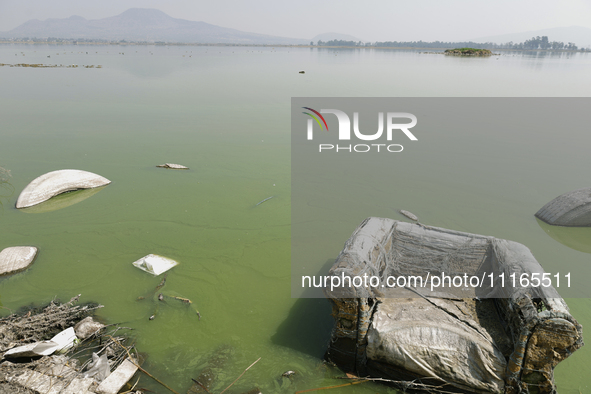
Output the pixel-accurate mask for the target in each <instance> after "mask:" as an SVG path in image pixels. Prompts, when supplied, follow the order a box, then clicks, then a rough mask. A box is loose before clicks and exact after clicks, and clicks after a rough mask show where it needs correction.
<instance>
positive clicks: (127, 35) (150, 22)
mask: <svg viewBox="0 0 591 394" xmlns="http://www.w3.org/2000/svg"><path fill="white" fill-rule="evenodd" d="M0 37H4V38H25V37H29V38H47V37H55V38H61V39H72V40H76V39H99V40H110V41H120V40H126V41H147V42H156V41H164V42H182V43H204V44H274V45H280V44H309V43H310V40H305V39H298V38H286V37H275V36H269V35H264V34H255V33H247V32H243V31H240V30H236V29H229V28H225V27H220V26H216V25H211V24H209V23H205V22H195V21H189V20H185V19H177V18H173V17H171V16H168V15H167V14H165V13H164V12H162V11H159V10H155V9H147V8H131V9H129V10H127V11H125V12H123V13H122V14H119V15H117V16H112V17H109V18H103V19H95V20H87V19H84V18H82V17H81V16H71V17H69V18H65V19H47V20H45V21H40V20H38V19H33V20H30V21H28V22H25V23H23V24H22V25H20V26H18V27H16V28H14V29H12V30H9V31H7V32H0Z"/></svg>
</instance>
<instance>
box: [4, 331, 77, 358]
mask: <svg viewBox="0 0 591 394" xmlns="http://www.w3.org/2000/svg"><path fill="white" fill-rule="evenodd" d="M77 340H78V338H77V337H76V333H75V332H74V327H70V328H67V329H65V330H64V331H62V332H60V333H59V334H57V335H56V336H54V337H53V338H51V339H50V340H48V341H42V342H35V343H29V344H28V345H24V346H19V347H15V348H13V349H10V350H9V351H7V352H6V353H4V357H5V358H18V357H36V356H49V355H50V354H53V353H55V352H61V351H65V350H68V349H69V348H71V347H72V346H74V343H76V341H77Z"/></svg>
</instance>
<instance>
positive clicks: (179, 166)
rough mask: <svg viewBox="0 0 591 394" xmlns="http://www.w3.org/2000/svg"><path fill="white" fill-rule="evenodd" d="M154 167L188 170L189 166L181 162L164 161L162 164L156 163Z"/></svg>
mask: <svg viewBox="0 0 591 394" xmlns="http://www.w3.org/2000/svg"><path fill="white" fill-rule="evenodd" d="M156 167H162V168H169V169H171V170H188V169H189V167H186V166H184V165H182V164H174V163H164V164H160V165H157V166H156Z"/></svg>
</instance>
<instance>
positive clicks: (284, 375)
mask: <svg viewBox="0 0 591 394" xmlns="http://www.w3.org/2000/svg"><path fill="white" fill-rule="evenodd" d="M295 374H296V371H285V372H283V373H282V374H281V376H283V377H284V378H290V377H292V376H293V375H295Z"/></svg>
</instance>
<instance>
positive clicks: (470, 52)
mask: <svg viewBox="0 0 591 394" xmlns="http://www.w3.org/2000/svg"><path fill="white" fill-rule="evenodd" d="M444 53H445V54H446V55H452V56H491V55H492V52H491V51H489V50H488V49H476V48H455V49H446V50H445V52H444Z"/></svg>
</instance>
